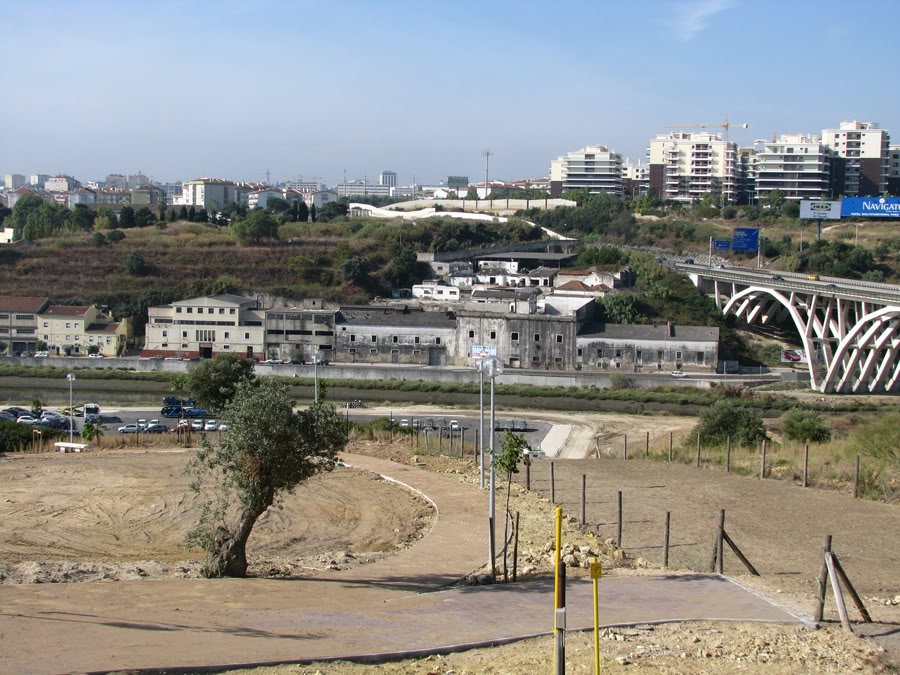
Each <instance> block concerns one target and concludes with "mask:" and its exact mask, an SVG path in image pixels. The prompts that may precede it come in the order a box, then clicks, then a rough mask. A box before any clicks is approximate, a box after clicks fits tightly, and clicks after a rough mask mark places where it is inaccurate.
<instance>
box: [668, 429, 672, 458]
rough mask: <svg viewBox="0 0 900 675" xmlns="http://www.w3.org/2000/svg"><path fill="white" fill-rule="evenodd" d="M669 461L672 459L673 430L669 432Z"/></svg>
mask: <svg viewBox="0 0 900 675" xmlns="http://www.w3.org/2000/svg"><path fill="white" fill-rule="evenodd" d="M669 461H670V462H671V461H672V432H671V431H670V432H669Z"/></svg>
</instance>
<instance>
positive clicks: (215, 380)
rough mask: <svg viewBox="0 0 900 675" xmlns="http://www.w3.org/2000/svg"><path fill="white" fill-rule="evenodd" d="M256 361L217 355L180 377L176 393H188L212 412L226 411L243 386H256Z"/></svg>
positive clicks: (175, 387)
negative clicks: (250, 384) (246, 383)
mask: <svg viewBox="0 0 900 675" xmlns="http://www.w3.org/2000/svg"><path fill="white" fill-rule="evenodd" d="M253 366H254V362H253V359H245V358H243V357H241V356H238V355H237V354H216V356H215V357H214V358H211V359H204V360H203V361H202V362H201V363H200V364H199V365H198V366H197V367H195V368H192V369H191V370H189V371H188V372H187V373H185V374H184V375H179V376H178V377H176V378H175V380H174V382H173V383H172V388H173V389H174V390H175V391H186V392H188V393H189V394H190V396H191V397H192V398H193V399H195V400H196V401H197V402H198V403H199V404H200V405H202V406H204V407H206V408H209V409H211V410H222V409H223V408H224V407H225V406H226V405H227V404H228V402H229V401H230V400H231V399H232V398H234V394H235V392H236V391H237V387H238V385H239V384H240V383H241V382H245V381H247V382H252V381H254V380H255V378H256V376H255V375H254V374H253Z"/></svg>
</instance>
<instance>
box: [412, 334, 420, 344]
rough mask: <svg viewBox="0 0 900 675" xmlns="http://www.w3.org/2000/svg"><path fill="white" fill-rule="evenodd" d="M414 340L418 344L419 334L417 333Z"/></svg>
mask: <svg viewBox="0 0 900 675" xmlns="http://www.w3.org/2000/svg"><path fill="white" fill-rule="evenodd" d="M413 342H415V343H416V344H419V336H418V335H416V337H415V338H414V339H413Z"/></svg>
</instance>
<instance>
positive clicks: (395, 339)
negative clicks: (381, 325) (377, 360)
mask: <svg viewBox="0 0 900 675" xmlns="http://www.w3.org/2000/svg"><path fill="white" fill-rule="evenodd" d="M398 339H399V338H397V336H396V335H391V342H393V343H394V344H397V342H398Z"/></svg>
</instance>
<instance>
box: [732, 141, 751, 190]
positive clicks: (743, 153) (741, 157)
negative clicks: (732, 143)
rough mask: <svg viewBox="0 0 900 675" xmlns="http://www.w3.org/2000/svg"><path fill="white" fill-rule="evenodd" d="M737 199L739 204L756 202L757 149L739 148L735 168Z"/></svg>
mask: <svg viewBox="0 0 900 675" xmlns="http://www.w3.org/2000/svg"><path fill="white" fill-rule="evenodd" d="M734 174H735V175H734V188H735V201H736V202H737V203H738V204H755V203H756V149H755V148H749V147H748V148H738V150H737V162H736V164H735V170H734Z"/></svg>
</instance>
